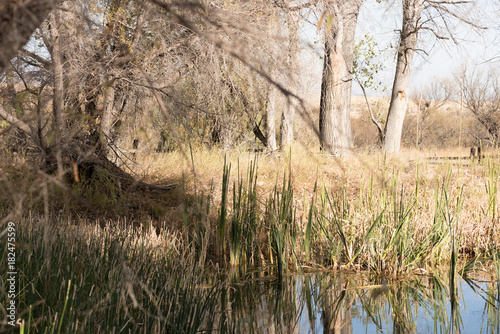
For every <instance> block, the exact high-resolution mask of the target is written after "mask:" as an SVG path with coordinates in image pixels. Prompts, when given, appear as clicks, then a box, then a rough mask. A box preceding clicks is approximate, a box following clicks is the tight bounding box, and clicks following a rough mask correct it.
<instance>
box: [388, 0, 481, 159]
mask: <svg viewBox="0 0 500 334" xmlns="http://www.w3.org/2000/svg"><path fill="white" fill-rule="evenodd" d="M473 6H474V4H473V2H472V1H449V2H448V1H431V0H402V10H403V22H402V28H401V31H400V34H399V46H398V49H397V52H398V54H397V63H396V73H395V76H394V84H393V89H392V96H391V103H390V106H389V112H388V115H387V122H386V125H385V142H384V150H385V151H386V152H388V153H395V154H398V153H399V150H400V146H401V134H402V129H403V122H404V118H405V115H406V111H407V108H408V97H409V96H408V94H409V84H410V75H411V69H412V66H413V56H414V54H415V52H416V51H418V50H419V49H418V48H417V44H418V35H419V34H420V33H423V32H427V33H429V34H430V35H431V36H433V37H435V38H436V39H437V40H447V39H451V40H452V41H453V42H454V43H455V44H458V40H457V38H456V37H455V36H454V32H453V31H452V30H451V27H452V23H451V21H452V20H455V21H458V22H462V23H464V24H466V25H468V26H470V27H471V28H476V29H479V28H481V27H480V26H479V25H478V24H476V23H475V22H474V20H473V19H471V18H470V15H471V12H473V10H472V8H473ZM420 51H422V52H424V53H425V51H424V50H422V49H420Z"/></svg>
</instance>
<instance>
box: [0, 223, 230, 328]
mask: <svg viewBox="0 0 500 334" xmlns="http://www.w3.org/2000/svg"><path fill="white" fill-rule="evenodd" d="M17 226H18V227H17V244H18V245H22V247H21V249H20V250H19V252H18V253H17V259H16V261H17V262H16V263H18V265H19V268H18V269H19V276H18V277H19V285H18V286H19V287H20V290H19V292H18V296H17V298H16V300H17V301H18V310H19V314H18V316H19V318H21V319H25V324H24V332H25V333H40V332H41V333H76V332H84V333H118V332H120V333H121V332H126V333H196V332H199V331H211V330H215V328H216V326H217V325H218V324H217V323H216V320H217V321H218V318H217V317H218V315H220V311H218V310H217V305H218V303H219V299H220V296H221V293H222V291H223V289H224V281H223V280H217V279H216V277H217V276H214V275H213V272H212V273H211V275H210V277H209V276H208V275H206V272H205V270H204V269H203V268H200V267H198V266H197V265H196V264H197V262H196V261H195V256H194V254H193V253H191V252H190V251H187V250H186V249H188V247H185V246H183V245H182V238H181V236H179V235H176V234H169V233H164V234H161V235H156V232H154V231H151V230H148V229H144V230H142V231H137V230H134V229H132V228H130V227H127V224H126V222H118V224H117V226H113V225H111V224H107V225H106V226H105V227H104V228H101V227H99V225H95V224H90V223H87V224H84V223H83V222H80V224H79V225H78V226H75V225H72V224H70V223H68V222H60V224H59V225H48V224H44V223H42V222H41V221H40V220H38V218H37V217H28V218H25V219H23V220H22V221H20V222H19V223H18V225H17ZM2 248H3V247H2ZM5 254H6V251H5V249H2V264H3V263H5V261H4V260H5V258H4V257H5ZM2 288H3V282H2ZM0 298H1V299H4V298H6V297H5V295H4V294H3V293H2V295H1V297H0ZM3 302H4V300H2V304H4V303H3ZM1 328H2V329H3V330H7V329H8V327H7V326H6V325H5V324H2V326H1Z"/></svg>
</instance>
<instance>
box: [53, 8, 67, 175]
mask: <svg viewBox="0 0 500 334" xmlns="http://www.w3.org/2000/svg"><path fill="white" fill-rule="evenodd" d="M59 23H60V20H59V13H57V11H56V12H53V13H51V14H50V16H49V29H50V38H51V43H52V48H51V50H50V56H51V58H52V75H53V77H54V86H53V92H54V93H53V102H52V108H53V109H52V110H53V117H54V126H53V130H54V144H53V147H54V150H53V152H55V158H56V161H57V171H58V176H59V178H62V174H63V165H62V143H63V140H62V139H63V112H64V78H63V64H62V55H61V35H60V32H59V25H60V24H59Z"/></svg>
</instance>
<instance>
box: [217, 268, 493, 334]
mask: <svg viewBox="0 0 500 334" xmlns="http://www.w3.org/2000/svg"><path fill="white" fill-rule="evenodd" d="M453 286H454V287H453ZM499 297H500V287H499V284H498V282H491V281H486V280H481V279H469V278H465V279H464V278H460V277H457V278H456V279H455V283H454V284H450V279H449V278H448V277H447V275H446V274H444V275H443V276H441V277H440V276H439V275H436V274H434V275H427V276H412V277H405V278H401V279H393V280H390V281H386V280H385V279H382V278H377V279H370V277H367V276H362V275H345V274H332V273H328V274H326V273H322V274H304V275H295V276H289V277H285V278H283V280H282V281H281V283H279V282H278V281H277V280H276V279H275V278H270V277H268V278H253V279H247V280H244V281H239V282H237V283H235V284H233V285H232V286H231V288H229V289H228V290H227V292H226V293H224V294H223V296H222V299H223V302H222V306H221V310H223V312H222V314H223V319H221V320H224V322H225V323H228V324H230V325H228V329H229V328H231V330H230V331H234V332H241V333H342V334H344V333H355V334H356V333H474V334H477V333H500V313H499V307H500V300H499Z"/></svg>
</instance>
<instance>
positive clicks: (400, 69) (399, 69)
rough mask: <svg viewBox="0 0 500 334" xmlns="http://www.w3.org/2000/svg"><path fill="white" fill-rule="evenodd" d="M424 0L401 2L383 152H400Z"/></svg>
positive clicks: (404, 0) (405, 0)
mask: <svg viewBox="0 0 500 334" xmlns="http://www.w3.org/2000/svg"><path fill="white" fill-rule="evenodd" d="M423 5H424V0H403V27H402V29H401V33H400V39H399V46H398V55H397V61H396V74H395V76H394V84H393V87H392V95H391V103H390V105H389V113H388V115H387V122H386V124H385V131H384V132H385V136H384V150H385V151H386V152H388V153H399V149H400V145H401V134H402V131H403V123H404V119H405V115H406V109H407V108H408V94H409V91H408V89H409V86H410V74H411V69H412V64H413V56H414V54H415V51H416V49H417V41H418V31H419V29H418V25H419V21H420V16H421V14H422V10H423Z"/></svg>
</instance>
